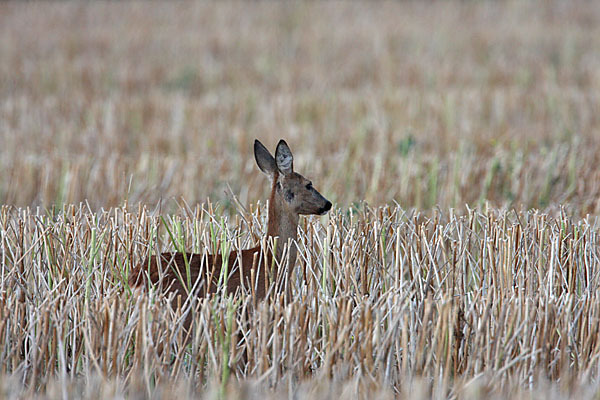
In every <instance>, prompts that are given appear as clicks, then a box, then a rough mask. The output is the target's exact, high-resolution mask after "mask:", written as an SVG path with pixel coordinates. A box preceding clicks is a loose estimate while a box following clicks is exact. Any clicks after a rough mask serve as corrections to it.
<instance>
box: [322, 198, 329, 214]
mask: <svg viewBox="0 0 600 400" xmlns="http://www.w3.org/2000/svg"><path fill="white" fill-rule="evenodd" d="M329 210H331V202H330V201H329V200H327V203H325V206H324V207H323V208H321V209H320V210H319V214H321V215H323V214H325V213H326V212H327V211H329Z"/></svg>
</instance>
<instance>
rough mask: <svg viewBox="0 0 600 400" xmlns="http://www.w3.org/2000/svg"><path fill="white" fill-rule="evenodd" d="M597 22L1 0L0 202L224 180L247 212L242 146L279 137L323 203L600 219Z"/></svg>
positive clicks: (105, 197)
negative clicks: (480, 208)
mask: <svg viewBox="0 0 600 400" xmlns="http://www.w3.org/2000/svg"><path fill="white" fill-rule="evenodd" d="M599 22H600V7H597V5H596V4H595V3H593V2H575V3H571V2H570V3H569V4H562V5H554V4H550V3H539V4H538V3H518V2H517V3H512V4H510V5H500V4H454V3H448V4H437V5H423V4H418V3H416V4H379V5H373V6H369V5H367V4H312V5H308V4H290V5H282V4H271V3H258V4H252V5H242V4H197V3H183V4H181V3H180V4H174V5H167V4H154V5H152V6H148V5H147V4H144V3H135V2H134V3H130V2H128V3H126V4H114V3H95V4H89V5H85V6H84V5H79V4H32V5H22V4H12V3H8V4H6V3H3V4H1V5H0V59H1V61H0V78H1V79H0V124H1V128H0V135H1V136H0V140H1V143H2V159H1V160H2V166H1V168H2V171H3V173H2V176H1V177H0V201H2V202H3V203H5V204H14V205H19V206H27V205H32V204H33V205H47V204H63V203H65V204H72V203H78V202H80V201H88V202H89V203H90V205H91V206H92V208H93V209H94V210H97V209H100V208H106V207H109V206H118V205H122V204H123V200H124V198H128V199H129V201H130V203H137V202H138V201H142V202H144V203H146V204H157V203H158V202H159V200H160V199H170V198H173V197H174V198H179V197H181V196H183V197H184V198H185V199H186V200H187V201H188V202H190V203H196V202H203V201H205V200H206V198H207V197H210V198H211V199H212V200H213V201H217V200H218V201H221V202H224V201H227V199H226V197H225V196H224V195H223V188H224V185H225V184H226V183H228V184H230V185H231V186H232V188H233V190H234V192H235V193H239V196H240V199H241V201H242V203H243V204H247V203H249V202H254V201H256V199H259V198H261V197H263V195H264V193H265V190H264V186H265V185H264V184H263V180H262V179H263V178H262V176H260V175H259V174H256V168H255V165H254V161H253V160H252V157H250V156H249V155H250V153H249V149H251V145H252V141H253V140H254V138H255V137H257V138H260V139H261V140H262V141H263V142H264V143H265V144H268V145H269V146H270V147H272V146H274V144H275V143H276V141H277V140H279V138H281V137H285V138H286V139H287V141H288V143H290V145H291V147H292V149H293V150H294V154H295V155H296V157H297V165H298V166H302V168H303V171H304V172H305V173H306V175H307V176H313V177H314V178H315V181H316V182H317V183H318V184H319V185H318V186H319V187H321V188H324V189H325V188H326V190H327V191H328V194H329V195H330V196H331V197H332V199H333V200H334V201H335V202H337V203H338V204H340V205H349V204H351V203H353V202H355V201H357V200H367V201H369V202H370V203H371V204H389V203H391V201H392V200H396V201H397V202H398V203H399V204H401V205H402V206H403V207H417V208H420V209H423V208H431V207H433V206H435V205H439V206H440V207H442V208H447V207H449V206H453V207H462V206H463V205H464V204H465V203H468V204H477V203H480V202H482V201H484V200H486V199H487V200H489V201H491V202H492V204H493V205H494V206H498V207H503V206H517V207H520V206H521V205H523V206H525V207H527V208H529V207H535V208H545V207H550V206H554V205H556V204H569V205H570V206H572V208H573V211H574V212H576V213H581V215H585V214H586V213H598V212H599V211H600V204H599V203H598V198H599V196H600V187H599V185H598V184H597V182H599V181H600V176H599V175H598V170H599V169H598V165H599V160H598V154H600V118H599V117H598V115H600V114H599V113H598V110H599V109H600V97H599V96H598V93H600V59H599V56H598V52H597V49H598V48H600V24H599ZM23 26H27V27H28V29H27V30H26V31H23V29H22V27H23ZM169 207H170V205H169ZM169 209H170V210H175V209H176V208H173V207H170V208H169ZM232 210H233V209H232Z"/></svg>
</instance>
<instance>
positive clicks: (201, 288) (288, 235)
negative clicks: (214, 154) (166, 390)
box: [129, 140, 331, 300]
mask: <svg viewBox="0 0 600 400" xmlns="http://www.w3.org/2000/svg"><path fill="white" fill-rule="evenodd" d="M254 157H255V159H256V163H257V164H258V167H259V168H260V169H261V171H263V172H264V173H265V174H267V176H268V177H269V179H270V180H271V196H270V198H269V211H268V225H267V239H269V238H275V237H278V239H277V243H278V244H277V245H276V246H275V254H273V246H267V248H266V249H265V248H262V246H260V245H259V246H257V247H253V248H251V249H247V250H241V251H233V252H231V253H230V254H229V257H228V259H227V266H228V269H227V270H226V271H227V275H228V276H227V277H221V268H222V266H224V265H223V259H222V255H221V254H214V255H213V254H191V253H185V254H184V253H162V254H161V255H160V260H159V259H158V258H157V256H155V255H153V256H151V257H150V259H146V260H145V261H144V262H143V263H141V264H138V265H137V266H136V267H135V268H134V269H133V270H132V273H131V275H130V276H129V284H130V286H131V287H141V286H145V284H146V283H147V279H148V278H149V279H150V281H151V282H152V284H154V285H156V284H158V283H162V290H163V292H164V293H169V294H170V293H174V294H175V296H174V298H173V300H175V298H177V296H178V295H181V296H182V297H183V299H184V300H185V299H186V298H187V297H188V295H189V294H190V293H189V291H190V286H191V287H193V288H194V292H193V295H195V296H200V297H205V296H207V295H208V294H213V293H215V292H216V291H217V290H218V282H219V279H222V281H226V282H227V287H226V290H227V292H228V293H233V292H235V291H236V290H237V289H238V288H239V287H240V285H241V284H243V285H244V286H245V287H250V285H251V284H252V283H253V282H254V288H251V289H252V293H253V294H254V295H255V296H256V299H257V300H260V299H263V298H264V297H265V295H266V288H267V287H268V282H269V277H270V276H274V277H278V276H280V275H279V274H278V272H279V271H272V269H277V268H278V267H280V266H281V264H282V262H283V260H282V258H285V257H284V245H287V246H289V247H287V249H288V254H287V256H288V265H287V271H288V273H287V276H285V277H284V278H288V277H289V276H290V275H291V271H292V268H293V266H294V263H295V261H296V245H295V243H294V242H295V240H296V234H297V232H296V230H297V228H298V218H299V216H300V215H303V214H304V215H310V214H313V215H324V214H326V213H327V211H329V210H330V209H331V202H329V200H327V199H326V198H324V197H323V196H322V195H321V194H320V193H319V192H318V191H317V190H316V189H315V188H314V187H313V186H312V183H311V182H310V181H309V180H308V179H306V178H304V177H303V176H302V175H300V174H298V173H296V172H294V169H293V156H292V152H291V151H290V148H289V147H288V145H287V143H286V142H285V141H284V140H280V141H279V143H278V144H277V149H276V151H275V158H273V156H272V155H271V153H269V150H267V149H266V148H265V146H263V144H262V143H261V142H259V141H258V140H255V141H254ZM240 253H241V254H240ZM273 257H274V259H273ZM239 261H241V265H239V264H240V263H239ZM161 267H162V268H161ZM283 267H284V268H285V267H286V266H283ZM188 270H189V275H188ZM188 277H189V278H188ZM190 278H191V279H190ZM190 283H191V285H190ZM286 283H287V282H286ZM286 287H287V289H286V291H287V294H288V296H289V293H290V291H289V290H290V288H289V285H286Z"/></svg>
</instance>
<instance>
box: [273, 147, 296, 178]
mask: <svg viewBox="0 0 600 400" xmlns="http://www.w3.org/2000/svg"><path fill="white" fill-rule="evenodd" d="M275 160H276V161H277V168H278V169H279V170H280V171H281V172H282V173H283V174H284V175H289V174H291V173H292V172H293V171H294V156H292V152H291V150H290V148H289V147H288V145H287V143H286V142H285V140H283V139H281V140H280V141H279V143H278V144H277V150H275Z"/></svg>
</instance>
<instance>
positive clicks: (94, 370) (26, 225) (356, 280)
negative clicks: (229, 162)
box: [0, 205, 600, 397]
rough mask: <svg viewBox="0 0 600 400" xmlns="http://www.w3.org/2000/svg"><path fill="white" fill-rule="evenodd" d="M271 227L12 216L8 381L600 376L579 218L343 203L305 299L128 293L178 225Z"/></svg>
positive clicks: (297, 292)
mask: <svg viewBox="0 0 600 400" xmlns="http://www.w3.org/2000/svg"><path fill="white" fill-rule="evenodd" d="M264 215H265V213H264V210H263V209H262V208H259V207H257V208H254V209H253V210H251V211H249V212H248V213H247V214H245V215H243V216H242V217H241V218H236V219H235V220H233V219H229V218H227V217H222V216H219V212H218V209H217V210H215V209H214V208H213V206H212V205H206V206H203V207H197V208H195V209H184V208H182V209H181V210H180V213H178V214H175V215H164V216H159V215H157V214H154V213H149V212H148V211H147V210H146V209H143V208H140V209H137V210H135V211H131V210H129V209H127V208H118V209H112V210H109V211H104V212H98V213H93V212H91V211H90V210H89V209H88V208H86V207H85V206H83V205H82V206H69V207H65V208H64V209H62V210H60V212H56V213H54V214H49V213H47V212H42V211H40V210H30V209H14V208H11V207H6V206H5V207H3V208H2V210H1V212H0V234H1V244H0V246H1V247H0V249H1V252H2V253H1V257H2V266H3V268H2V273H1V276H0V315H1V316H2V318H0V321H1V322H0V336H1V337H2V344H1V347H0V368H1V376H3V377H12V378H10V379H12V380H13V381H14V382H17V383H18V384H17V387H22V388H23V389H18V390H36V389H38V390H41V391H42V392H43V391H44V390H50V389H52V388H55V389H56V385H57V383H56V382H60V384H58V385H59V386H61V385H62V386H61V387H62V388H61V390H64V391H66V393H73V392H70V391H77V390H78V389H77V387H78V386H77V385H79V383H77V382H79V381H81V380H84V381H86V382H87V381H88V380H90V379H91V380H92V381H94V379H98V378H100V379H101V380H102V381H103V382H106V381H108V382H114V384H112V385H113V386H110V385H109V386H106V387H103V390H115V391H117V392H119V393H121V391H122V392H124V393H129V394H130V395H131V394H133V393H134V392H135V391H136V390H142V391H143V393H146V394H147V395H152V394H156V393H158V392H157V390H162V391H165V390H167V391H177V390H183V389H182V388H184V389H185V390H186V391H190V390H191V391H192V392H195V391H203V390H205V389H206V388H207V387H214V388H216V389H215V390H216V392H215V393H217V394H218V393H222V394H223V393H234V392H235V391H236V390H242V389H241V388H239V387H238V385H239V384H238V383H235V382H238V381H240V380H241V381H248V382H254V384H255V385H256V386H254V389H252V390H254V391H260V390H265V388H272V389H273V390H275V391H277V390H279V391H282V390H283V389H286V388H287V390H288V391H290V390H291V391H292V392H293V393H304V392H303V390H305V389H306V387H305V386H304V383H303V382H313V383H314V386H311V387H312V389H311V390H315V391H318V390H320V389H318V388H319V383H318V382H326V381H331V382H335V385H338V386H339V388H338V389H339V390H342V391H343V390H345V389H343V387H344V385H345V384H344V382H350V383H351V382H354V384H355V385H358V386H357V388H361V390H359V392H357V393H358V394H360V393H362V394H363V395H367V394H368V393H370V390H371V389H377V390H381V391H382V393H383V392H388V393H390V394H392V393H396V394H402V393H407V392H406V387H407V386H406V385H409V386H412V385H416V386H418V387H420V388H421V389H423V390H428V391H431V390H432V391H433V392H432V393H435V394H436V396H441V397H445V396H455V395H459V394H460V393H463V391H467V392H468V391H469V390H472V389H473V388H474V387H477V388H485V390H488V391H490V393H493V392H497V393H505V392H506V391H507V390H508V391H511V390H512V391H514V390H517V389H518V390H527V389H534V388H535V387H537V386H538V385H540V382H545V381H548V382H554V384H553V385H556V387H557V388H558V389H556V390H562V389H564V390H568V391H574V390H579V389H578V388H580V387H581V388H585V387H586V385H587V384H589V383H590V382H594V381H595V379H597V378H598V371H599V358H598V356H599V354H600V347H599V346H600V343H599V342H598V327H599V322H600V308H599V307H598V304H599V303H598V295H597V293H598V285H599V283H598V282H599V279H598V274H599V272H600V270H599V269H598V265H599V263H598V257H599V255H600V254H599V247H598V246H599V243H598V226H597V222H596V220H595V219H589V218H588V219H583V220H573V219H571V218H569V217H568V216H567V215H565V214H564V213H563V214H560V215H558V216H556V217H551V216H549V215H547V214H541V213H537V212H533V211H532V212H522V213H516V212H497V211H493V210H486V211H485V212H481V211H477V210H465V211H464V212H462V213H460V214H457V213H456V212H454V211H453V210H450V211H449V212H446V213H441V212H436V213H434V214H433V215H429V216H427V215H424V214H421V213H418V212H415V211H406V210H403V209H402V208H400V207H381V208H369V207H368V206H366V205H363V206H361V207H360V208H359V209H350V210H340V209H337V210H334V212H333V213H332V214H331V217H330V218H329V219H328V221H327V222H326V223H325V225H323V224H322V223H321V222H320V221H319V220H317V219H307V220H306V221H305V223H304V224H303V225H302V226H301V231H300V235H299V240H298V246H299V248H300V251H299V255H300V256H299V258H298V260H299V261H298V265H297V268H296V271H295V273H294V274H293V278H292V286H293V287H294V290H293V292H294V296H293V298H294V300H293V301H292V302H290V303H289V304H284V302H283V298H281V297H277V296H271V297H269V298H267V300H265V301H264V302H260V303H258V304H255V303H254V302H253V301H252V297H251V296H250V295H248V294H241V295H239V296H235V297H220V296H219V297H216V298H211V299H204V300H200V301H195V302H191V303H190V305H189V306H182V307H178V308H177V309H176V310H172V309H171V308H170V306H169V305H168V304H169V303H168V301H166V299H165V298H163V296H161V295H160V294H157V293H150V295H145V294H141V295H138V294H137V293H132V292H131V290H130V289H129V288H128V287H127V284H126V282H127V274H128V272H129V270H130V268H131V266H132V264H133V263H135V262H138V261H139V260H141V259H143V258H144V256H145V255H146V254H147V253H148V252H152V251H158V250H169V249H174V248H175V244H174V243H173V237H172V236H171V235H170V234H169V233H168V231H171V232H176V234H177V238H178V240H180V241H181V243H184V244H185V246H186V247H187V248H190V249H192V248H194V249H196V250H197V251H205V250H209V249H211V248H212V247H211V246H213V245H214V243H215V241H217V242H218V241H222V240H224V241H226V242H227V243H228V247H229V248H237V247H238V246H242V247H246V246H247V245H250V244H251V243H254V242H255V241H256V239H255V238H254V237H253V235H252V232H255V233H257V234H260V231H261V227H262V225H263V220H264ZM167 228H168V229H167ZM216 245H217V246H220V244H219V243H217V244H216ZM273 292H274V293H275V291H273ZM187 312H192V313H193V316H194V322H193V324H192V331H191V332H190V334H191V340H190V339H189V338H187V341H186V332H184V331H183V330H182V329H181V325H182V324H181V323H182V320H183V319H184V318H185V315H184V314H185V313H187ZM94 377H97V378H94ZM3 379H6V378H3ZM71 382H73V383H71ZM350 383H348V384H350ZM181 385H183V386H181ZM207 385H208V386H207ZM340 385H341V386H340ZM482 385H483V386H482ZM551 387H552V386H551ZM135 388H139V389H135ZM260 388H262V389H260ZM303 388H304V389H303ZM369 388H371V389H369ZM515 388H517V389H515ZM55 389H52V390H55ZM8 390H9V391H10V389H8ZM248 390H250V389H248ZM252 390H250V392H251V393H254V392H253V391H252ZM478 390H479V389H478ZM548 390H549V389H548ZM231 391H233V392H231ZM117 392H115V393H117ZM192 392H190V393H192ZM250 392H249V393H250ZM75 393H78V392H75ZM274 393H277V392H271V394H273V395H274ZM465 393H466V392H465ZM469 393H470V392H469Z"/></svg>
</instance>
